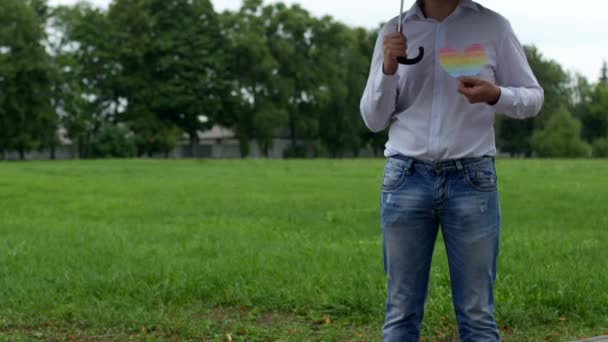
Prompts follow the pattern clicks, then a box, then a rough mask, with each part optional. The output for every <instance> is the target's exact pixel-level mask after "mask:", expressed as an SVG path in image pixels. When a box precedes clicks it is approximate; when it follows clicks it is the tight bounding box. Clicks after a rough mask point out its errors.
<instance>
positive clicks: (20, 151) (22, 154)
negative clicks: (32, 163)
mask: <svg viewBox="0 0 608 342" xmlns="http://www.w3.org/2000/svg"><path fill="white" fill-rule="evenodd" d="M19 160H25V151H24V150H23V148H19Z"/></svg>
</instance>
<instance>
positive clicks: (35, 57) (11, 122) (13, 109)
mask: <svg viewBox="0 0 608 342" xmlns="http://www.w3.org/2000/svg"><path fill="white" fill-rule="evenodd" d="M36 3H37V4H40V5H43V4H44V2H43V1H37V2H36ZM0 22H2V23H3V24H2V29H0V72H1V73H0V101H1V102H0V152H2V154H3V153H4V151H5V150H8V149H13V150H17V151H18V152H19V154H20V156H21V158H22V159H23V158H24V157H25V152H27V151H29V150H31V149H35V148H40V147H43V146H44V145H46V144H47V143H49V142H50V141H54V140H55V137H56V135H55V132H56V130H57V126H56V114H55V113H54V111H53V110H52V107H51V68H50V62H49V59H48V56H47V54H46V51H45V49H44V46H43V45H42V44H41V42H42V41H43V40H44V39H45V37H46V34H45V32H44V26H43V24H44V18H43V17H42V16H41V13H38V12H37V11H36V10H35V9H34V8H32V7H30V6H29V5H28V3H27V2H26V3H24V2H23V1H21V0H6V1H1V2H0Z"/></svg>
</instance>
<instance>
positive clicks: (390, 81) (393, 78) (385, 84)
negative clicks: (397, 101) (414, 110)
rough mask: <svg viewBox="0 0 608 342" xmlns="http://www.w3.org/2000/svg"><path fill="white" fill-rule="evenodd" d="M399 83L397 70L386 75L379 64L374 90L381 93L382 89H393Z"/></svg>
mask: <svg viewBox="0 0 608 342" xmlns="http://www.w3.org/2000/svg"><path fill="white" fill-rule="evenodd" d="M398 83H399V72H398V71H397V72H395V74H394V75H386V74H385V73H384V71H383V70H382V65H381V66H380V71H379V73H378V74H377V75H376V91H377V92H379V93H382V92H384V91H387V90H388V91H393V90H396V89H397V85H398Z"/></svg>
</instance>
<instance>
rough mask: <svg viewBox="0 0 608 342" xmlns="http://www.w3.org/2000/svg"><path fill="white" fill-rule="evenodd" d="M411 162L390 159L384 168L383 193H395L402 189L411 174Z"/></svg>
mask: <svg viewBox="0 0 608 342" xmlns="http://www.w3.org/2000/svg"><path fill="white" fill-rule="evenodd" d="M411 165H412V163H411V162H408V161H404V160H400V159H395V158H389V159H388V160H387V162H386V166H385V167H384V176H383V178H382V191H394V190H396V189H398V188H400V187H401V186H402V185H403V184H404V183H405V181H406V178H407V176H408V175H409V174H410V169H411Z"/></svg>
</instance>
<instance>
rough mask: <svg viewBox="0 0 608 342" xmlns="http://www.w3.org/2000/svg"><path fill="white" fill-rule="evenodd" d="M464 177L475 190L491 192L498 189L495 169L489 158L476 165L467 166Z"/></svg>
mask: <svg viewBox="0 0 608 342" xmlns="http://www.w3.org/2000/svg"><path fill="white" fill-rule="evenodd" d="M465 179H466V181H467V183H468V184H469V185H470V186H471V187H472V188H473V189H475V190H477V191H481V192H492V191H496V190H497V189H498V182H497V177H496V169H495V168H494V163H493V162H492V161H491V160H488V161H484V162H483V163H482V164H480V165H478V166H477V167H471V168H467V171H466V172H465Z"/></svg>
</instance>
